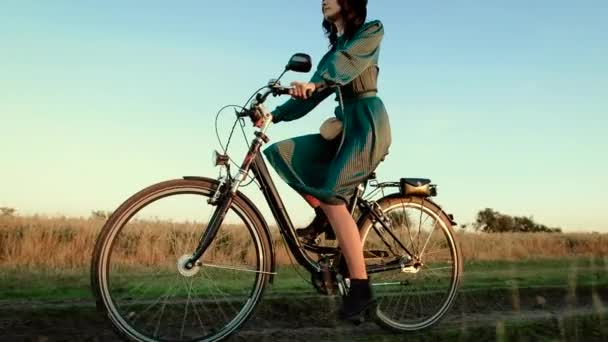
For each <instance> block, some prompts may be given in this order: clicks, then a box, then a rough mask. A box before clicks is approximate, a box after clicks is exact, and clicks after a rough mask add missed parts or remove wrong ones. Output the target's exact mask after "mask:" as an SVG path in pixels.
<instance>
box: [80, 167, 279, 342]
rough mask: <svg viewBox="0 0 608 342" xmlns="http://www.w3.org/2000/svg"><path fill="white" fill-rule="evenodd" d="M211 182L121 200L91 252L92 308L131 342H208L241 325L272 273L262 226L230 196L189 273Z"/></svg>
mask: <svg viewBox="0 0 608 342" xmlns="http://www.w3.org/2000/svg"><path fill="white" fill-rule="evenodd" d="M216 188H217V182H216V181H214V180H206V179H198V180H190V179H189V180H183V179H179V180H172V181H167V182H163V183H159V184H156V185H153V186H150V187H148V188H146V189H144V190H142V191H140V192H139V193H137V194H135V195H134V196H132V197H131V198H130V199H128V200H127V201H126V202H125V203H124V204H123V205H121V206H120V207H119V208H118V209H117V210H116V211H115V212H114V213H113V214H112V216H111V217H110V218H109V219H108V221H107V223H106V224H105V226H104V227H103V229H102V231H101V233H100V235H99V237H98V240H97V244H96V246H95V250H94V255H93V261H92V267H91V278H92V279H91V280H92V286H93V291H94V294H95V296H96V300H97V306H98V308H99V309H100V310H102V311H103V312H104V313H106V314H107V317H108V318H109V319H110V321H111V323H112V324H113V326H114V327H115V329H116V330H117V331H118V332H119V334H120V335H121V336H122V337H124V338H127V339H129V340H134V341H160V340H163V341H165V340H171V341H215V340H219V339H222V338H225V337H226V336H228V335H229V334H231V333H232V332H234V331H235V330H236V329H237V328H238V327H239V326H240V325H241V324H243V323H244V322H245V321H246V320H247V318H248V317H250V315H251V314H252V312H253V309H254V307H255V306H256V304H257V303H258V301H259V300H260V298H261V296H262V293H263V290H264V287H265V285H266V284H267V282H268V280H269V276H270V272H271V254H270V253H271V250H270V249H271V247H270V244H269V239H268V236H267V233H266V230H265V229H263V223H262V222H260V220H259V218H258V217H257V215H256V213H255V211H254V210H253V209H252V208H251V207H250V206H249V204H248V203H247V201H245V200H243V199H242V198H241V197H239V196H236V197H235V198H234V200H233V202H232V205H231V207H230V208H229V210H228V212H227V214H226V218H225V219H224V221H223V223H222V226H221V227H220V229H219V232H218V234H217V236H216V238H215V239H214V240H213V242H212V244H211V245H210V246H209V248H208V249H207V250H206V251H205V253H204V255H203V257H202V258H201V259H200V260H199V261H200V264H199V265H198V266H196V267H194V268H193V269H191V270H188V269H186V268H185V267H184V263H185V261H184V260H185V258H187V257H188V256H190V255H191V254H192V253H193V251H194V250H195V249H196V247H197V245H198V242H199V240H200V238H201V234H202V233H203V232H204V231H205V229H206V223H207V222H208V220H209V218H210V217H211V215H212V214H213V212H214V210H215V209H216V208H217V207H216V206H212V205H210V204H208V203H207V199H208V198H209V197H211V196H212V195H213V193H214V191H215V189H216Z"/></svg>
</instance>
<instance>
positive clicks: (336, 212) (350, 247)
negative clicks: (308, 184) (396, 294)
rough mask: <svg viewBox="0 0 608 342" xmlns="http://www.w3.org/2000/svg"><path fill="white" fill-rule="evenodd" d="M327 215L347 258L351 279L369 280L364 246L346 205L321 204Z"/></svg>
mask: <svg viewBox="0 0 608 342" xmlns="http://www.w3.org/2000/svg"><path fill="white" fill-rule="evenodd" d="M320 205H321V208H322V209H323V211H324V212H325V215H327V218H328V219H329V223H330V224H331V226H332V227H333V229H334V231H335V232H336V235H337V237H338V243H339V244H340V248H341V249H342V254H343V255H344V257H345V258H346V264H347V265H348V271H349V273H350V278H351V279H367V272H366V270H365V260H364V259H363V246H362V244H361V236H360V235H359V230H358V229H357V224H356V223H355V220H354V219H353V217H352V216H351V214H350V212H349V211H348V210H347V209H346V205H344V204H340V205H332V204H325V203H320Z"/></svg>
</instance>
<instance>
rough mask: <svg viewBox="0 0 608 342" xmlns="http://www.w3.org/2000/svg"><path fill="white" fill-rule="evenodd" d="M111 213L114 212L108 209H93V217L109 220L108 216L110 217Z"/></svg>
mask: <svg viewBox="0 0 608 342" xmlns="http://www.w3.org/2000/svg"><path fill="white" fill-rule="evenodd" d="M110 215H112V212H111V211H107V210H93V211H91V218H94V219H102V220H107V219H108V217H110Z"/></svg>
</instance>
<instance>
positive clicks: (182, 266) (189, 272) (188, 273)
mask: <svg viewBox="0 0 608 342" xmlns="http://www.w3.org/2000/svg"><path fill="white" fill-rule="evenodd" d="M189 260H190V255H189V254H184V255H182V256H181V257H180V258H179V259H178V260H177V271H178V272H179V273H180V274H181V275H183V276H184V277H192V276H194V275H196V274H197V273H198V272H199V271H200V269H201V266H200V263H198V262H197V263H195V264H194V266H192V268H191V269H188V268H186V264H187V263H188V261H189Z"/></svg>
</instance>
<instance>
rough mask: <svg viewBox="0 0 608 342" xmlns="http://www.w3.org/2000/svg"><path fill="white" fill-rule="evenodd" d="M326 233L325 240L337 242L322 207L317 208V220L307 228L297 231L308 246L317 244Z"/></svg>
mask: <svg viewBox="0 0 608 342" xmlns="http://www.w3.org/2000/svg"><path fill="white" fill-rule="evenodd" d="M323 233H325V238H326V239H328V240H335V239H336V234H335V233H334V230H333V229H332V228H331V225H330V224H329V220H328V219H327V216H325V213H324V212H323V210H322V209H321V208H320V207H316V208H315V218H314V219H313V220H312V222H311V223H309V224H308V226H306V227H305V228H300V229H296V235H297V236H298V237H299V238H300V239H301V240H302V241H303V242H304V243H307V244H315V242H316V240H317V237H318V236H319V235H321V234H323Z"/></svg>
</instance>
